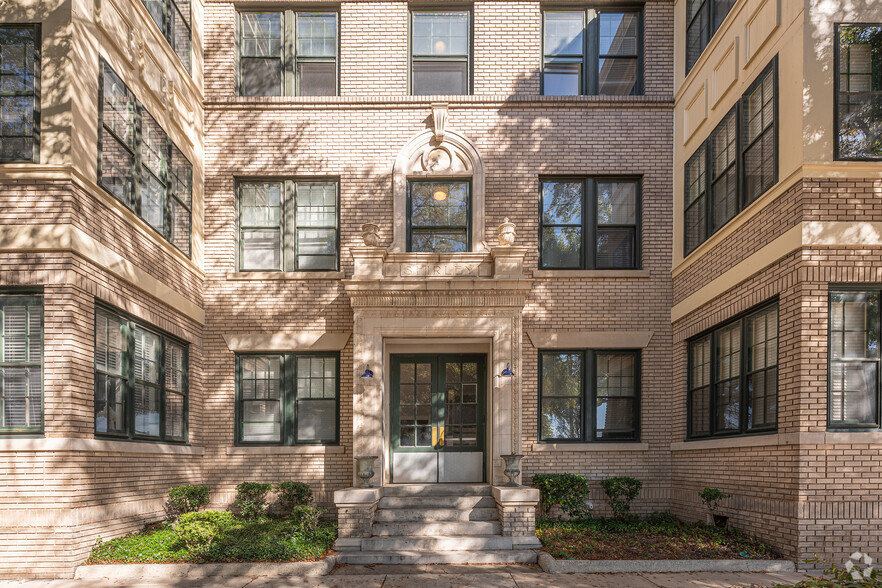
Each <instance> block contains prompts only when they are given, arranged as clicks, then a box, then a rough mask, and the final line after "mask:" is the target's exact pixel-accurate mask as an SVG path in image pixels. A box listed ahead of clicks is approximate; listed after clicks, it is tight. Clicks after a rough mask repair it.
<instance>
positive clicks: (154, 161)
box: [98, 62, 193, 257]
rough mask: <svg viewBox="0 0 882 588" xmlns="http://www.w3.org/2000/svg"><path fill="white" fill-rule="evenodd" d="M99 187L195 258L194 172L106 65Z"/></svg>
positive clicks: (102, 83)
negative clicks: (192, 247) (192, 250)
mask: <svg viewBox="0 0 882 588" xmlns="http://www.w3.org/2000/svg"><path fill="white" fill-rule="evenodd" d="M99 102H100V105H101V111H100V121H101V122H100V123H99V126H100V127H101V135H100V137H99V140H98V183H99V184H100V185H101V186H102V187H103V188H104V189H105V190H107V191H108V192H110V193H111V194H113V195H114V196H116V198H117V199H118V200H120V201H121V202H122V203H123V204H125V205H126V206H127V207H129V208H130V209H132V211H134V212H135V214H137V215H139V216H140V217H141V218H142V219H144V220H145V221H146V222H147V223H148V224H149V225H150V226H152V227H153V228H154V229H156V231H157V232H158V233H159V234H161V235H162V236H163V237H164V238H165V239H166V240H168V241H169V242H170V243H171V244H172V245H174V246H175V247H177V248H178V249H180V250H181V252H183V253H184V254H185V255H186V256H188V257H189V256H190V224H191V218H192V208H191V202H192V196H193V166H192V165H191V164H190V162H189V161H188V160H187V158H186V157H185V156H184V154H183V153H181V151H180V150H179V149H178V148H177V147H176V146H175V145H174V143H172V141H171V139H169V137H168V135H166V133H165V131H164V130H163V129H162V127H161V126H160V125H159V123H158V122H156V119H154V118H153V117H152V116H151V115H150V113H149V112H147V110H146V109H145V108H144V107H143V106H142V105H141V103H140V102H138V100H136V99H135V96H134V94H132V92H131V91H130V90H129V89H128V88H127V87H126V85H125V84H123V83H122V80H120V78H119V76H117V75H116V73H114V71H113V70H112V69H110V66H108V65H107V64H106V63H104V62H102V70H101V81H100V83H99Z"/></svg>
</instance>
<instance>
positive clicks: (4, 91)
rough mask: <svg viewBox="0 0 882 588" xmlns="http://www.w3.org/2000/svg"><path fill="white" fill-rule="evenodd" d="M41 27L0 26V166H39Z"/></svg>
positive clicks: (30, 25)
mask: <svg viewBox="0 0 882 588" xmlns="http://www.w3.org/2000/svg"><path fill="white" fill-rule="evenodd" d="M40 41H41V39H40V25H33V24H29V25H6V24H4V25H2V26H0V162H13V161H22V162H34V163H40Z"/></svg>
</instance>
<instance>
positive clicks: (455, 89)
mask: <svg viewBox="0 0 882 588" xmlns="http://www.w3.org/2000/svg"><path fill="white" fill-rule="evenodd" d="M471 20H472V13H471V11H468V10H456V11H453V10H449V11H446V10H412V11H411V13H410V90H411V91H410V93H411V94H412V95H414V96H426V95H437V94H443V95H459V94H470V93H471V76H470V70H471V52H472V39H471V28H472V26H471Z"/></svg>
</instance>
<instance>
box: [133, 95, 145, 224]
mask: <svg viewBox="0 0 882 588" xmlns="http://www.w3.org/2000/svg"><path fill="white" fill-rule="evenodd" d="M132 105H133V108H134V113H133V115H134V116H133V118H134V129H133V137H132V151H133V153H132V170H131V173H132V208H133V209H134V211H135V214H137V215H138V216H139V217H142V216H141V183H142V182H141V174H142V165H141V140H142V137H141V133H142V119H141V108H142V107H141V103H140V102H139V101H138V100H137V99H136V98H134V96H133V98H132ZM142 218H143V217H142Z"/></svg>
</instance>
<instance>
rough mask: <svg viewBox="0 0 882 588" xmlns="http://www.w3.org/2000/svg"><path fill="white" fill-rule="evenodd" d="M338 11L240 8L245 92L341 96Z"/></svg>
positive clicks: (242, 93) (242, 87) (242, 92)
mask: <svg viewBox="0 0 882 588" xmlns="http://www.w3.org/2000/svg"><path fill="white" fill-rule="evenodd" d="M337 22H338V18H337V13H336V12H295V11H293V10H286V11H284V12H279V11H277V12H240V13H239V84H238V86H239V95H240V96H336V95H337V36H338V35H337Z"/></svg>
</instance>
